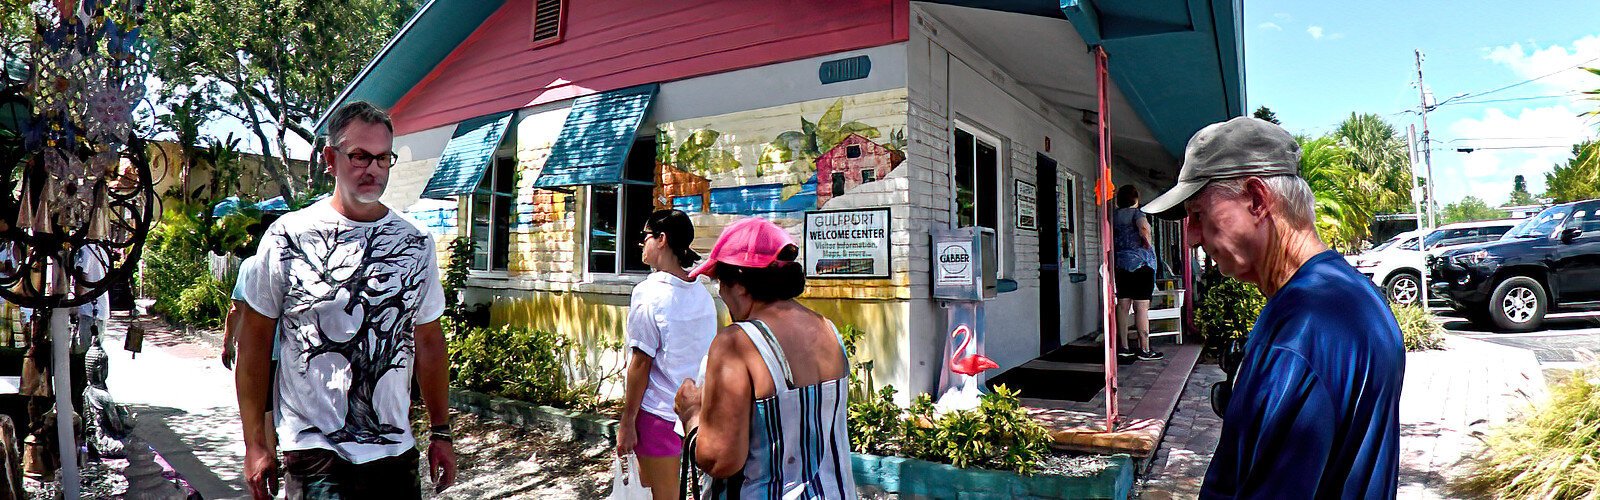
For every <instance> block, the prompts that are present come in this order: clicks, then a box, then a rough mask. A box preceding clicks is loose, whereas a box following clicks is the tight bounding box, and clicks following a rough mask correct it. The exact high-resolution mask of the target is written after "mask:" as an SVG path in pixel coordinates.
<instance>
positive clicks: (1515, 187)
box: [1504, 175, 1539, 207]
mask: <svg viewBox="0 0 1600 500" xmlns="http://www.w3.org/2000/svg"><path fill="white" fill-rule="evenodd" d="M1538 203H1539V199H1538V198H1534V197H1533V194H1532V193H1529V192H1528V179H1527V178H1525V177H1523V176H1521V175H1518V176H1516V177H1515V178H1513V179H1512V181H1511V199H1509V200H1506V204H1505V205H1504V206H1507V207H1515V206H1522V205H1536V204H1538Z"/></svg>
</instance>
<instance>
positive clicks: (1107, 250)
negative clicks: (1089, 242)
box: [1094, 47, 1121, 432]
mask: <svg viewBox="0 0 1600 500" xmlns="http://www.w3.org/2000/svg"><path fill="white" fill-rule="evenodd" d="M1094 68H1095V85H1096V86H1097V89H1096V93H1097V94H1099V97H1100V109H1099V112H1100V119H1099V120H1098V122H1099V128H1100V148H1099V149H1100V174H1099V179H1098V182H1097V183H1096V184H1095V188H1094V190H1095V202H1096V203H1097V204H1098V205H1099V206H1100V246H1101V247H1102V250H1103V252H1102V255H1101V259H1100V283H1102V284H1103V285H1104V289H1103V290H1102V291H1101V296H1102V297H1103V298H1104V299H1103V300H1102V301H1101V302H1102V303H1103V304H1102V305H1103V306H1104V311H1102V313H1103V314H1102V318H1101V327H1102V329H1103V330H1104V331H1105V332H1106V432H1112V431H1115V430H1117V396H1118V391H1117V337H1118V336H1119V334H1120V333H1121V332H1119V331H1117V326H1116V325H1117V321H1116V314H1117V298H1116V297H1117V296H1116V280H1113V279H1111V278H1112V276H1111V266H1112V262H1114V261H1113V259H1114V258H1115V257H1116V254H1115V253H1114V247H1113V245H1112V241H1111V203H1110V202H1111V194H1112V192H1114V191H1116V189H1115V186H1116V184H1114V183H1112V182H1111V119H1110V111H1111V94H1110V91H1109V88H1108V87H1107V81H1108V80H1109V73H1107V71H1106V50H1105V48H1103V47H1095V48H1094Z"/></svg>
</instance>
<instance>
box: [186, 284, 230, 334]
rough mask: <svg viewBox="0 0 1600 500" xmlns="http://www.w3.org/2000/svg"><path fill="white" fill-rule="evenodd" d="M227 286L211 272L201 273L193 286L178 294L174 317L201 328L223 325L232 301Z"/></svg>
mask: <svg viewBox="0 0 1600 500" xmlns="http://www.w3.org/2000/svg"><path fill="white" fill-rule="evenodd" d="M226 286H227V285H226V284H224V283H222V282H221V281H217V279H216V278H213V277H211V275H209V274H203V275H201V276H200V278H199V279H197V280H195V283H194V284H193V285H192V286H190V287H189V288H186V289H184V290H183V291H182V292H180V293H179V294H178V298H177V300H176V302H175V303H174V304H173V310H172V311H171V314H172V316H173V319H174V320H176V321H177V322H178V323H181V324H184V325H189V326H194V327H200V328H216V327H219V326H222V319H223V317H224V316H226V315H227V314H228V306H229V303H230V302H231V301H232V294H231V293H230V292H231V290H229V289H226V288H225V287H226Z"/></svg>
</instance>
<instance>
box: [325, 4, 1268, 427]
mask: <svg viewBox="0 0 1600 500" xmlns="http://www.w3.org/2000/svg"><path fill="white" fill-rule="evenodd" d="M1064 3H1065V4H1066V6H1065V7H1063V5H1062V4H1061V3H1058V2H1056V1H1054V0H1052V1H1021V0H1017V1H1001V0H989V1H981V0H970V1H960V0H952V1H943V2H909V1H905V0H865V1H857V0H852V1H842V0H840V1H833V0H827V1H816V2H784V1H779V0H706V1H699V2H679V1H672V2H623V1H620V0H594V1H586V2H567V1H563V0H477V1H466V0H434V1H432V2H429V3H428V4H427V5H426V6H425V7H424V8H423V9H422V11H421V12H419V13H418V14H417V15H416V16H415V17H414V18H413V19H412V20H411V21H410V22H409V23H407V25H406V26H405V27H404V28H403V30H402V32H401V33H400V34H398V35H397V36H396V37H395V38H394V39H393V40H392V41H391V42H390V43H389V44H388V45H387V46H386V47H385V48H384V49H383V50H382V51H381V52H380V53H379V54H378V56H377V57H376V58H375V59H374V60H373V61H372V62H371V63H370V64H369V65H368V66H367V68H366V69H365V70H364V71H363V72H362V73H361V74H360V75H359V76H358V77H357V78H356V79H355V81H354V83H352V84H351V86H350V87H349V88H347V89H346V90H345V91H344V93H343V94H342V95H340V96H339V98H338V102H339V103H342V102H346V101H351V100H357V99H362V100H368V101H372V102H374V103H376V104H378V105H380V106H387V107H389V108H390V109H391V112H392V114H393V117H394V120H395V132H396V152H397V153H398V154H399V155H400V161H399V162H398V163H397V164H396V166H395V167H394V169H393V171H392V172H391V175H390V178H391V181H390V182H391V185H390V190H389V192H388V193H387V194H386V195H385V202H386V203H389V204H390V205H391V206H393V207H395V208H397V209H402V210H405V211H407V212H408V213H410V214H411V215H412V216H414V217H417V218H418V219H419V220H423V221H424V223H425V224H427V225H428V226H429V227H430V228H431V229H432V230H433V231H434V233H435V234H436V236H437V237H438V238H439V239H440V240H441V241H440V244H439V245H438V248H440V249H441V251H442V249H445V248H448V245H447V244H445V243H446V241H447V240H451V239H453V238H471V239H472V240H473V241H474V242H475V243H476V249H477V254H476V256H475V257H476V258H475V259H474V261H473V266H472V267H473V272H472V275H471V277H470V278H469V280H468V284H469V290H468V299H469V300H471V301H477V302H486V303H490V304H491V315H492V318H493V321H494V322H496V323H500V324H506V323H511V324H522V325H530V326H535V327H540V328H550V329H554V330H556V331H559V332H562V333H564V334H567V335H569V336H572V337H575V338H577V339H579V340H580V341H584V342H595V341H598V340H601V339H609V340H615V339H619V338H621V336H622V324H623V319H624V317H625V315H626V308H627V302H628V299H629V292H630V291H631V289H632V287H633V285H634V284H636V283H638V282H639V281H640V280H641V279H643V277H644V276H645V274H646V273H647V272H648V270H647V269H646V267H645V266H644V265H643V264H642V263H641V262H640V256H639V242H640V238H641V233H640V225H641V222H642V220H643V219H644V217H645V216H646V215H648V213H649V212H650V211H652V210H655V209H658V208H664V207H674V208H678V209H681V210H684V211H685V212H688V213H690V214H692V215H691V216H692V218H693V220H694V222H695V224H696V228H697V238H696V239H695V247H696V248H697V249H699V250H701V251H702V253H704V252H705V251H707V250H709V247H710V246H711V243H712V242H713V241H714V240H715V237H716V235H717V234H718V233H720V231H721V230H722V228H723V227H725V226H726V225H727V224H729V223H731V222H732V221H735V220H738V219H739V218H741V217H749V216H760V217H767V218H769V219H771V220H773V221H775V222H777V223H778V224H779V225H781V226H783V227H786V228H789V230H790V231H791V232H792V233H793V234H794V236H795V238H796V240H797V241H801V242H802V243H803V245H805V246H807V247H808V248H811V247H813V245H814V244H815V243H817V242H816V241H809V242H808V241H807V238H808V237H812V236H816V235H822V234H848V235H852V236H850V237H851V238H857V239H856V240H851V241H849V242H847V244H845V245H843V246H842V247H843V248H876V249H879V250H881V252H883V253H882V255H881V259H874V258H871V255H870V252H869V253H868V254H850V253H849V252H845V253H841V254H838V255H831V256H828V257H827V258H818V259H811V260H813V261H815V264H814V265H813V266H812V268H810V269H808V272H809V273H811V276H812V277H811V279H810V280H809V281H808V287H807V292H806V294H805V295H804V297H803V301H804V302H805V303H806V304H807V305H809V306H810V307H812V308H814V309H816V310H818V311H820V312H822V313H823V314H826V315H827V316H829V317H830V318H833V319H834V321H835V322H837V323H838V324H840V325H845V324H853V325H855V326H857V327H859V328H861V329H862V330H864V331H865V332H867V334H868V337H867V338H866V339H865V340H863V341H862V344H861V346H860V350H861V352H862V353H863V354H864V355H866V356H870V357H872V358H873V359H875V363H874V370H875V373H874V375H875V377H876V380H878V381H879V382H880V383H889V384H893V385H896V386H898V387H900V388H902V389H908V390H902V391H901V394H902V396H904V395H905V394H907V393H908V392H910V393H914V392H919V391H930V390H932V389H933V388H934V386H935V385H936V384H937V383H938V376H939V375H938V374H939V369H938V367H939V365H940V356H941V353H942V349H943V347H944V345H943V344H944V340H945V332H946V328H947V326H948V325H946V324H945V323H946V319H945V317H946V315H945V313H944V310H943V309H942V305H941V303H940V302H939V301H938V300H935V299H933V298H932V296H931V280H932V265H933V262H934V259H933V258H932V253H933V252H932V251H931V241H930V237H929V234H930V232H932V231H934V230H937V229H941V228H954V227H961V226H984V227H989V228H991V229H993V230H994V232H995V233H996V240H997V241H996V243H997V250H998V252H997V253H999V256H998V261H999V265H998V266H997V268H996V272H997V273H998V276H996V278H997V280H998V281H999V282H1001V283H1005V284H1006V285H1007V286H1005V287H1003V288H1004V289H1006V290H1008V291H1005V292H1003V293H999V294H998V296H996V297H995V298H994V299H992V300H991V301H989V302H988V306H987V308H988V309H987V310H988V313H987V315H988V318H989V319H988V321H987V324H986V325H985V329H986V330H987V333H986V335H987V340H986V347H985V348H986V351H987V354H988V355H989V356H990V357H991V358H993V359H994V360H995V361H997V362H998V363H999V364H1000V365H1001V367H1002V368H1008V367H1012V366H1017V365H1020V364H1022V363H1024V362H1027V361H1028V360H1030V359H1033V358H1034V357H1036V356H1038V355H1039V354H1040V353H1041V352H1044V351H1046V350H1049V349H1052V348H1054V347H1055V346H1059V345H1062V344H1063V343H1066V342H1070V341H1072V340H1075V339H1079V338H1082V337H1086V336H1093V335H1096V334H1098V333H1100V329H1101V327H1100V325H1101V318H1102V317H1103V314H1104V313H1105V311H1104V310H1103V307H1102V306H1101V305H1100V304H1102V303H1103V301H1102V295H1101V293H1102V290H1103V289H1104V283H1102V282H1101V281H1100V280H1099V279H1098V277H1097V274H1096V270H1097V268H1098V266H1099V265H1100V264H1101V261H1102V258H1101V255H1103V254H1101V253H1100V251H1099V250H1100V249H1101V248H1102V246H1101V245H1102V241H1103V239H1102V235H1101V234H1100V231H1099V227H1100V226H1099V222H1098V221H1099V219H1097V217H1100V216H1101V213H1100V210H1099V207H1097V205H1096V203H1095V190H1094V185H1095V179H1096V172H1097V161H1098V160H1097V157H1098V151H1097V149H1096V148H1097V146H1096V144H1097V143H1098V137H1097V134H1098V132H1097V129H1098V123H1099V120H1101V119H1102V118H1103V117H1101V116H1099V113H1098V112H1097V110H1098V109H1099V104H1100V101H1099V94H1098V93H1097V84H1096V63H1095V58H1094V57H1093V56H1092V55H1091V52H1090V50H1089V48H1090V47H1091V46H1100V47H1103V48H1105V50H1106V52H1107V53H1108V54H1109V61H1110V63H1109V69H1110V74H1111V77H1112V81H1113V85H1111V89H1110V91H1109V94H1108V95H1107V99H1108V103H1109V109H1110V111H1109V123H1110V129H1111V131H1112V134H1111V135H1112V143H1113V147H1112V149H1111V151H1112V163H1113V166H1114V168H1113V170H1114V172H1115V173H1114V175H1115V181H1116V182H1117V183H1118V184H1126V183H1132V184H1136V185H1138V186H1140V187H1141V188H1142V189H1143V190H1144V192H1145V193H1147V196H1150V195H1151V194H1153V193H1155V192H1156V191H1157V190H1158V189H1161V188H1164V187H1166V186H1169V185H1170V184H1171V183H1172V182H1174V181H1175V179H1176V173H1177V169H1178V158H1179V157H1180V156H1181V152H1182V148H1183V145H1184V143H1185V142H1186V141H1187V139H1188V137H1189V136H1190V135H1191V134H1192V133H1193V132H1194V131H1196V130H1198V129H1199V128H1200V127H1202V126H1204V125H1206V124H1209V123H1212V122H1216V121H1221V120H1224V119H1227V118H1229V117H1232V116H1237V115H1240V114H1242V113H1243V111H1244V110H1243V106H1244V104H1243V103H1244V96H1243V88H1244V84H1243V69H1242V64H1243V63H1242V61H1243V57H1242V56H1243V54H1242V50H1243V49H1242V43H1241V42H1240V39H1239V24H1240V22H1241V21H1242V17H1241V16H1242V11H1241V6H1240V2H1239V1H1238V0H1181V1H1180V0H1161V1H1153V2H1152V1H1132V0H1127V1H1117V0H1100V1H1096V2H1086V1H1074V0H1068V1H1066V2H1064ZM335 104H336V105H337V104H338V103H335ZM1019 193H1032V194H1033V196H1031V197H1029V196H1019ZM808 213H809V214H813V217H817V214H831V215H834V216H835V217H834V218H833V219H831V220H834V221H857V222H859V221H872V222H871V223H872V224H879V225H878V226H876V228H877V229H876V230H868V231H843V232H814V233H811V234H807V232H806V231H804V230H803V229H804V226H805V224H806V220H807V214H808ZM870 214H882V218H881V219H876V218H873V217H868V216H867V215H870ZM858 215H860V216H861V217H856V216H858ZM1156 236H1157V240H1158V242H1157V243H1158V245H1159V247H1160V249H1161V255H1162V259H1163V266H1162V267H1163V269H1162V270H1161V272H1162V274H1163V275H1166V276H1171V275H1174V274H1176V271H1175V269H1181V261H1182V259H1184V258H1185V255H1186V252H1184V251H1183V250H1181V249H1180V246H1179V243H1178V241H1177V227H1176V225H1173V224H1166V223H1163V224H1160V225H1158V227H1157V231H1156ZM441 258H443V257H442V256H441ZM839 276H848V277H839Z"/></svg>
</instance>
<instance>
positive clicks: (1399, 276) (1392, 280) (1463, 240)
mask: <svg viewBox="0 0 1600 500" xmlns="http://www.w3.org/2000/svg"><path fill="white" fill-rule="evenodd" d="M1518 222H1522V221H1521V220H1519V219H1505V220H1494V221H1480V222H1460V223H1456V224H1446V225H1443V226H1439V228H1438V229H1432V230H1430V229H1418V230H1414V231H1407V232H1404V233H1400V235H1399V236H1395V237H1394V238H1391V239H1389V241H1385V242H1383V243H1381V244H1379V245H1378V246H1375V247H1372V249H1371V250H1367V251H1366V252H1362V253H1361V254H1360V255H1349V256H1346V257H1345V260H1348V261H1349V262H1350V265H1352V266H1355V268H1356V270H1357V271H1361V274H1365V275H1367V277H1368V278H1372V282H1373V283H1377V284H1378V286H1379V287H1381V288H1383V291H1384V293H1385V294H1387V295H1388V297H1389V301H1391V302H1394V303H1396V304H1401V305H1409V304H1414V303H1416V302H1417V300H1418V299H1420V298H1421V297H1422V274H1423V272H1424V270H1426V269H1427V268H1428V266H1427V262H1428V254H1430V253H1438V252H1441V251H1444V250H1449V249H1452V248H1456V247H1460V246H1464V245H1472V244H1477V243H1483V242H1487V241H1494V240H1498V239H1500V236H1502V235H1504V234H1505V233H1506V231H1508V230H1510V229H1511V227H1512V226H1515V225H1516V224H1517V223H1518Z"/></svg>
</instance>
